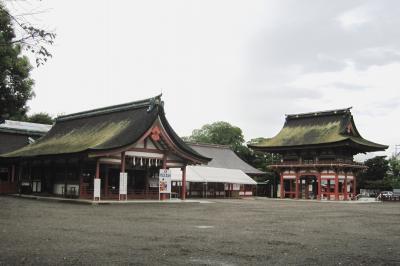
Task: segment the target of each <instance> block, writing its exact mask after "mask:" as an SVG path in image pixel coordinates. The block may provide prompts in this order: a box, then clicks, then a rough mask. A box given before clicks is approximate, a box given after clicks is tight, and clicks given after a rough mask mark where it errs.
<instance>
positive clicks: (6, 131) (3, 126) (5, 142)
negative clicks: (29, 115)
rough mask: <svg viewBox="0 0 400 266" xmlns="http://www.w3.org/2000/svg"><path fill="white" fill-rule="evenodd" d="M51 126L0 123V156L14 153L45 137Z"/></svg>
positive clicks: (8, 121)
mask: <svg viewBox="0 0 400 266" xmlns="http://www.w3.org/2000/svg"><path fill="white" fill-rule="evenodd" d="M50 128H51V125H45V124H38V123H28V122H20V121H11V120H3V121H0V154H3V153H7V152H11V151H14V150H16V149H19V148H22V147H23V146H26V145H28V144H30V143H33V142H34V141H35V140H37V139H38V138H40V137H42V136H43V135H45V134H46V133H47V132H48V131H49V130H50Z"/></svg>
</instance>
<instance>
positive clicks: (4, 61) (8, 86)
mask: <svg viewBox="0 0 400 266" xmlns="http://www.w3.org/2000/svg"><path fill="white" fill-rule="evenodd" d="M14 38H15V32H14V28H13V24H12V23H11V18H10V16H9V14H8V12H7V11H6V10H5V8H4V7H3V6H2V5H1V4H0V115H1V116H2V118H7V119H16V120H19V119H21V118H22V117H23V116H24V115H25V113H26V112H27V109H28V107H27V105H26V102H27V101H28V100H29V99H31V98H32V97H33V96H34V93H33V91H32V86H33V84H34V82H33V80H32V79H31V78H30V77H29V74H30V71H31V69H32V67H31V65H30V64H29V60H28V58H27V57H26V56H21V45H20V44H16V43H15V42H14V41H13V39H14Z"/></svg>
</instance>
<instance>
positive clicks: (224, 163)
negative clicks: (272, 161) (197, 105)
mask: <svg viewBox="0 0 400 266" xmlns="http://www.w3.org/2000/svg"><path fill="white" fill-rule="evenodd" d="M189 146H190V147H191V148H192V149H194V150H195V151H196V152H198V153H200V154H201V155H203V156H206V157H208V158H212V160H211V161H210V162H209V163H208V164H207V165H198V166H188V167H187V169H186V191H187V196H188V197H203V198H208V197H244V196H253V195H254V194H255V191H256V185H257V182H256V181H254V180H253V179H252V178H251V177H250V175H252V176H254V175H262V174H264V172H262V171H260V170H258V169H256V168H254V167H252V166H251V165H249V164H247V163H246V162H244V161H243V160H242V159H240V158H239V157H238V156H237V155H236V154H235V152H234V151H232V150H231V149H230V148H229V146H225V145H212V144H189ZM171 174H172V190H173V192H174V193H176V194H178V195H179V193H180V191H181V188H182V184H181V182H182V171H181V170H180V169H176V168H175V169H171Z"/></svg>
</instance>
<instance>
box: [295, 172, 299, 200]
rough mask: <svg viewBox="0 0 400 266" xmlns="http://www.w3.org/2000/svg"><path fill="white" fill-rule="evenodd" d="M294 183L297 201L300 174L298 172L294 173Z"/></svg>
mask: <svg viewBox="0 0 400 266" xmlns="http://www.w3.org/2000/svg"><path fill="white" fill-rule="evenodd" d="M295 182H296V199H299V194H300V193H299V192H300V189H299V185H300V184H299V182H300V173H299V172H298V171H296V179H295Z"/></svg>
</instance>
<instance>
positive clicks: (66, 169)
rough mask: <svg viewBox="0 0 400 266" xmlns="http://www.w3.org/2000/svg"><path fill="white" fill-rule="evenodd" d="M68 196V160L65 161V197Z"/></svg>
mask: <svg viewBox="0 0 400 266" xmlns="http://www.w3.org/2000/svg"><path fill="white" fill-rule="evenodd" d="M67 196H68V159H66V160H65V167H64V197H67Z"/></svg>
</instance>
